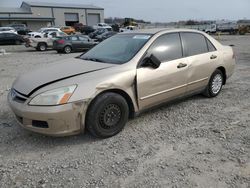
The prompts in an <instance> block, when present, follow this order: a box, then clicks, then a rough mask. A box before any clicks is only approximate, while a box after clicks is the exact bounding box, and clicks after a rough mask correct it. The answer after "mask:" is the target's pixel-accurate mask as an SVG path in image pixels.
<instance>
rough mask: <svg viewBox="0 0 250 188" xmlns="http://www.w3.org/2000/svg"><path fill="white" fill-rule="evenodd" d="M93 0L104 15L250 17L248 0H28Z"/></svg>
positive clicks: (80, 0)
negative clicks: (102, 9)
mask: <svg viewBox="0 0 250 188" xmlns="http://www.w3.org/2000/svg"><path fill="white" fill-rule="evenodd" d="M30 1H33V2H34V1H40V2H56V3H71V4H74V3H75V4H93V5H96V6H100V7H103V8H104V9H105V12H104V13H105V17H132V18H137V19H144V20H147V21H153V22H156V21H159V22H170V21H178V20H188V19H195V20H206V19H212V20H218V19H230V20H238V19H244V18H247V19H250V0H30ZM21 3H22V0H0V7H5V6H7V7H19V6H20V5H21Z"/></svg>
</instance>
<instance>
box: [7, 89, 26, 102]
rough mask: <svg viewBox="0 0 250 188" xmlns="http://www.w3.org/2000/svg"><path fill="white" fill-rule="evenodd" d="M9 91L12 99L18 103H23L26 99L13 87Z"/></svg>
mask: <svg viewBox="0 0 250 188" xmlns="http://www.w3.org/2000/svg"><path fill="white" fill-rule="evenodd" d="M10 92H11V93H10V94H11V97H12V100H13V101H16V102H18V103H24V102H25V101H26V100H27V97H25V96H24V95H22V94H20V93H19V92H17V91H16V90H15V89H13V88H12V89H11V91H10Z"/></svg>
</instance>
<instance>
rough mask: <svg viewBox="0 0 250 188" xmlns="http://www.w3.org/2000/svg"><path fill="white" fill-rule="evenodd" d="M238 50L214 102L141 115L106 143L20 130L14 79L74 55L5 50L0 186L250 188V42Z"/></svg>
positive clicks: (197, 100) (191, 101)
mask: <svg viewBox="0 0 250 188" xmlns="http://www.w3.org/2000/svg"><path fill="white" fill-rule="evenodd" d="M220 40H221V42H222V43H223V44H234V45H235V47H234V49H235V52H236V55H237V67H236V72H235V74H234V75H233V77H232V78H231V79H229V80H228V82H227V85H226V86H225V87H224V88H223V91H222V93H221V94H220V95H219V96H218V97H216V98H213V99H208V98H205V97H203V96H201V95H198V96H193V97H190V98H186V99H183V100H181V101H178V102H175V103H173V104H169V105H166V106H164V107H161V108H158V109H155V110H153V111H150V112H147V113H145V114H142V115H141V116H139V117H137V118H135V119H132V120H130V121H129V122H128V124H127V126H126V127H125V129H124V130H123V131H122V132H121V133H120V134H118V135H117V136H114V137H112V138H109V139H105V140H100V139H95V138H93V137H92V136H91V135H89V134H88V133H85V134H83V135H78V136H71V137H65V138H51V137H46V136H42V135H38V134H35V133H31V132H28V131H26V130H24V129H22V128H21V127H20V126H19V125H18V124H17V122H16V121H15V120H14V116H13V114H12V112H11V111H10V109H9V107H8V105H7V101H6V97H7V92H8V91H7V90H8V89H9V88H10V87H11V84H12V82H13V81H14V79H15V78H16V77H17V76H18V75H19V74H23V73H25V72H26V71H29V70H32V69H35V68H37V67H41V66H46V65H47V64H50V63H52V62H54V61H56V60H61V59H65V58H68V57H74V56H77V55H78V53H75V54H70V55H64V54H62V55H58V54H56V53H55V52H54V51H48V52H36V51H34V50H32V49H26V48H25V47H23V46H1V47H0V48H4V49H6V51H7V53H9V54H6V55H0V83H1V84H0V187H3V188H4V187H175V188H177V187H220V188H223V187H237V188H238V187H242V188H244V187H245V188H249V187H250V36H221V37H220Z"/></svg>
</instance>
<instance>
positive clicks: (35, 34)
mask: <svg viewBox="0 0 250 188" xmlns="http://www.w3.org/2000/svg"><path fill="white" fill-rule="evenodd" d="M52 31H55V32H62V31H61V30H60V29H59V28H56V27H48V28H46V27H45V28H41V29H39V30H38V31H37V32H30V33H28V36H29V37H32V38H33V37H34V38H42V37H44V34H46V33H49V32H52Z"/></svg>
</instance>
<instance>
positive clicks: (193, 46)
mask: <svg viewBox="0 0 250 188" xmlns="http://www.w3.org/2000/svg"><path fill="white" fill-rule="evenodd" d="M181 39H182V42H183V47H184V55H185V56H193V55H198V54H203V53H207V52H208V47H207V42H206V39H205V37H204V36H203V35H201V34H199V33H181Z"/></svg>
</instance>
